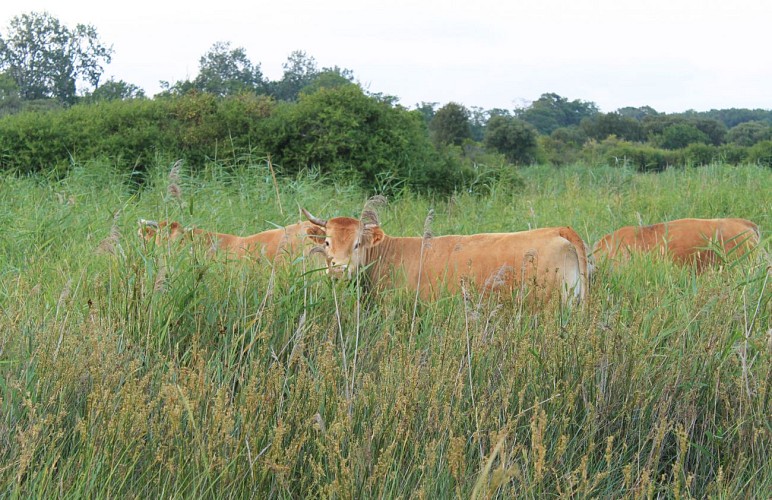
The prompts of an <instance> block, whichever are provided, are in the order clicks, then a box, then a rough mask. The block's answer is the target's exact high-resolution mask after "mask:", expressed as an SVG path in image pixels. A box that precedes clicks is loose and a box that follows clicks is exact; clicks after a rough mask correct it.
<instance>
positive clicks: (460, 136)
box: [429, 102, 472, 146]
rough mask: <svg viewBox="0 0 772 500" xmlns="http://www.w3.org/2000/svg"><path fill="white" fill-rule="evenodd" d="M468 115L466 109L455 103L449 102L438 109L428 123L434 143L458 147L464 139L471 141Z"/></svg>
mask: <svg viewBox="0 0 772 500" xmlns="http://www.w3.org/2000/svg"><path fill="white" fill-rule="evenodd" d="M469 114H470V113H469V110H468V109H466V108H465V107H464V106H462V105H461V104H458V103H455V102H449V103H448V104H446V105H444V106H443V107H441V108H440V109H438V110H437V112H436V113H435V114H434V118H432V121H431V122H430V123H429V132H430V133H431V136H432V139H433V141H434V143H435V144H455V145H456V146H459V145H461V143H462V142H464V139H471V138H472V130H471V127H470V126H469Z"/></svg>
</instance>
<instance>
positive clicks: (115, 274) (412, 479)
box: [0, 158, 772, 498]
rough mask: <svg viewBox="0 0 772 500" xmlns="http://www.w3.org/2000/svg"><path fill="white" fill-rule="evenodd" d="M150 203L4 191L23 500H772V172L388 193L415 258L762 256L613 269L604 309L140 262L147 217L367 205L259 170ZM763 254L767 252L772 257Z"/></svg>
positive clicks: (106, 184)
mask: <svg viewBox="0 0 772 500" xmlns="http://www.w3.org/2000/svg"><path fill="white" fill-rule="evenodd" d="M171 165H172V162H165V161H162V160H160V159H157V160H156V162H155V164H154V165H153V166H152V167H151V168H150V170H149V172H148V174H147V176H146V178H145V179H144V182H143V183H138V182H137V179H135V178H134V177H133V176H131V175H128V174H119V173H116V172H117V169H114V168H113V167H112V165H111V164H110V162H106V161H94V162H85V163H82V164H76V165H73V166H72V167H71V168H70V170H69V172H68V173H67V175H65V176H63V177H56V178H55V177H46V176H45V175H44V174H36V175H32V176H26V177H20V176H13V175H10V174H0V496H3V497H12V498H13V497H55V496H58V497H73V498H76V497H77V498H80V497H127V498H138V497H140V498H156V497H217V498H230V497H256V498H266V497H280V498H284V497H287V498H297V497H309V496H310V497H334V498H363V497H364V498H370V497H387V498H391V497H411V498H449V497H464V498H466V497H472V496H474V497H490V496H493V497H501V498H513V497H526V498H527V497H531V498H533V497H539V498H543V497H588V496H602V497H609V496H612V497H643V496H645V497H660V496H666V497H673V498H682V497H697V498H699V497H704V496H713V497H723V498H741V497H744V498H748V497H757V498H761V497H765V496H768V495H769V492H770V491H772V465H770V464H771V463H772V423H771V422H772V421H771V420H770V415H772V393H771V391H770V386H771V383H772V363H771V362H770V361H771V358H772V329H770V313H771V312H772V302H771V300H770V299H771V298H772V293H770V290H771V289H772V284H771V283H769V276H770V268H769V262H770V261H769V257H768V255H769V254H768V252H769V251H770V247H771V245H770V241H771V240H770V237H769V236H768V235H769V233H770V232H772V213H771V211H772V189H770V188H769V186H772V169H769V168H766V167H760V166H755V165H745V166H737V167H736V166H727V165H721V164H714V165H710V166H705V167H699V168H686V169H678V168H674V169H668V170H666V171H664V172H662V173H658V174H645V173H637V172H635V171H634V170H632V169H628V168H609V167H586V166H579V165H576V166H567V167H562V168H553V167H545V166H534V167H528V168H522V169H519V170H518V171H517V173H516V174H513V176H507V177H506V178H504V179H501V180H498V181H495V182H491V183H487V184H486V183H485V182H479V183H475V184H473V185H471V186H470V187H469V188H468V189H465V190H463V191H460V192H456V193H455V194H454V195H452V196H450V197H431V196H426V195H417V194H414V193H412V192H410V191H408V190H400V189H399V186H397V187H394V186H392V187H391V189H390V191H391V192H392V194H391V196H390V202H389V204H388V205H387V206H385V207H383V208H382V209H381V211H380V219H381V224H382V227H383V228H384V230H385V231H386V232H387V233H388V234H391V235H406V236H419V235H421V234H423V233H424V229H425V227H424V226H425V224H426V219H427V214H428V213H429V211H430V209H433V210H434V218H433V221H432V222H431V230H432V232H433V233H434V234H438V235H439V234H451V233H477V232H493V231H519V230H524V229H529V228H537V227H547V226H556V225H570V226H573V227H574V228H575V229H576V230H577V231H578V232H579V234H580V235H581V236H582V237H583V238H584V239H585V241H587V242H588V243H590V244H592V243H593V242H594V241H595V240H597V239H598V238H599V237H600V236H602V235H603V234H605V233H607V232H610V231H612V230H613V229H616V228H617V227H619V226H622V225H629V224H639V223H643V224H648V223H655V222H660V221H663V220H669V219H675V218H682V217H706V218H710V217H724V216H733V217H744V218H748V219H751V220H753V221H754V222H756V223H757V224H758V225H759V227H760V229H761V232H762V245H761V247H762V248H761V250H760V251H758V252H756V253H755V254H753V255H751V257H750V258H747V259H742V260H740V261H734V262H727V263H726V265H724V266H721V268H718V269H711V270H709V271H707V272H705V273H703V274H701V275H695V273H694V271H693V270H691V269H689V268H679V267H676V266H674V265H672V264H669V263H667V262H661V261H657V260H653V259H652V258H649V257H642V258H637V259H634V260H633V261H632V262H631V263H630V264H629V265H627V266H625V267H623V268H621V269H617V270H612V269H610V268H609V267H608V266H606V265H604V264H600V265H599V266H598V269H597V272H596V274H595V278H594V280H593V283H592V285H591V289H590V296H589V298H588V300H587V301H586V303H585V304H584V305H583V307H580V308H573V309H568V308H562V307H559V306H558V305H552V306H549V307H546V308H545V309H544V310H543V311H538V312H535V311H530V310H527V309H526V308H523V307H519V306H518V304H516V303H514V302H512V301H506V300H505V301H503V302H499V301H497V300H492V299H491V297H488V296H485V295H477V294H475V293H474V292H473V291H470V292H469V293H467V294H465V295H463V296H444V297H442V298H440V299H439V300H437V301H433V302H426V303H422V302H420V301H416V298H415V297H414V296H413V294H411V293H410V292H407V291H405V290H388V291H385V292H384V293H381V294H379V295H377V296H370V295H368V294H366V293H363V292H362V290H361V289H360V288H358V287H356V286H354V285H355V284H353V283H341V282H332V281H331V280H329V279H328V277H327V276H326V275H325V274H324V273H323V272H321V271H319V270H317V269H314V268H313V266H311V265H310V262H308V261H305V260H303V259H296V260H295V261H294V262H292V264H291V265H288V266H281V267H278V266H277V267H276V268H274V269H272V268H270V266H266V265H265V263H262V262H258V261H257V260H259V259H256V260H255V261H250V260H242V261H227V260H226V259H222V258H214V259H212V258H208V257H207V256H206V255H204V254H203V252H200V251H198V250H196V249H190V248H176V247H175V248H172V249H170V248H168V247H155V246H154V245H143V244H142V243H141V242H140V240H139V238H138V237H137V234H136V233H137V220H138V219H139V218H146V219H156V220H163V219H174V220H179V221H180V222H182V223H183V224H185V225H196V226H199V227H202V228H206V229H211V230H216V231H219V232H230V233H236V234H251V233H255V232H259V231H262V230H265V229H270V228H273V227H276V226H275V225H284V224H289V223H293V222H297V221H298V220H299V215H298V207H299V206H303V207H305V208H307V209H309V210H310V211H311V212H312V213H314V214H316V215H318V216H321V217H325V218H326V217H332V216H336V215H348V216H357V215H358V214H359V213H360V212H361V210H362V207H363V204H364V202H365V200H366V199H367V197H368V193H365V192H364V191H363V190H362V189H361V188H360V187H358V186H357V185H356V184H354V183H348V182H346V181H344V180H339V179H338V180H336V179H330V178H325V177H321V176H319V175H318V174H315V173H314V172H302V173H301V174H299V175H298V176H296V177H294V178H290V179H288V178H284V179H281V178H280V179H278V180H275V179H274V177H273V176H272V172H271V171H270V169H269V168H268V166H267V163H266V162H265V161H263V160H261V159H260V158H245V159H243V160H239V161H234V162H233V163H228V164H218V163H209V164H207V165H206V167H205V168H204V169H203V170H201V171H198V172H196V173H195V174H194V173H191V172H190V171H189V170H187V169H186V168H185V167H184V166H183V168H182V170H181V171H180V172H176V171H175V172H173V173H171V175H170V168H171ZM765 253H766V255H765Z"/></svg>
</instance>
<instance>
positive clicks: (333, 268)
mask: <svg viewBox="0 0 772 500" xmlns="http://www.w3.org/2000/svg"><path fill="white" fill-rule="evenodd" d="M327 274H328V275H330V277H332V278H334V279H344V278H350V277H351V271H350V270H349V267H348V264H337V263H335V262H330V263H329V264H328V265H327Z"/></svg>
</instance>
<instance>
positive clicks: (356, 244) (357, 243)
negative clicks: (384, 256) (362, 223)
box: [354, 241, 359, 250]
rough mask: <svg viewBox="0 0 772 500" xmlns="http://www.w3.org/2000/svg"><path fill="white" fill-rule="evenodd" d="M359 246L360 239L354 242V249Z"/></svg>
mask: <svg viewBox="0 0 772 500" xmlns="http://www.w3.org/2000/svg"><path fill="white" fill-rule="evenodd" d="M357 248H359V242H358V241H357V242H356V243H354V250H356V249H357Z"/></svg>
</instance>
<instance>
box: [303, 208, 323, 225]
mask: <svg viewBox="0 0 772 500" xmlns="http://www.w3.org/2000/svg"><path fill="white" fill-rule="evenodd" d="M300 210H302V211H303V215H305V216H306V219H308V220H309V221H311V222H313V223H314V224H316V225H317V226H321V227H327V221H326V220H324V219H317V218H316V217H314V216H313V215H311V213H310V212H309V211H308V210H306V209H305V208H301V209H300Z"/></svg>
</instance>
